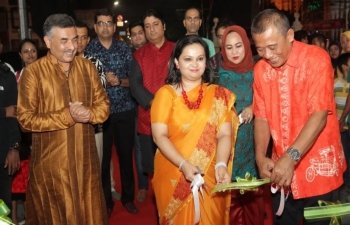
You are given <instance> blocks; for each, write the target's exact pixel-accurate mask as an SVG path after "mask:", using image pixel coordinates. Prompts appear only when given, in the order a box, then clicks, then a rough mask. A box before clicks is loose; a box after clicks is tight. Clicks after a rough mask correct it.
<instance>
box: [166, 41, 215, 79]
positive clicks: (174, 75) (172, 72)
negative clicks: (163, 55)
mask: <svg viewBox="0 0 350 225" xmlns="http://www.w3.org/2000/svg"><path fill="white" fill-rule="evenodd" d="M192 44H200V45H201V46H202V47H203V48H204V52H205V58H206V62H207V64H208V60H209V48H208V45H207V44H206V43H205V41H203V39H202V38H201V37H200V36H198V35H186V36H184V37H182V38H181V39H179V40H178V41H177V42H176V44H175V47H174V49H173V52H172V53H171V58H170V61H169V66H168V70H169V73H168V77H167V78H166V80H165V83H166V84H171V85H179V84H180V82H181V72H180V70H179V69H176V65H175V59H177V60H178V59H179V57H180V55H181V54H182V51H183V50H184V48H185V47H187V46H189V45H192ZM202 80H203V82H208V83H209V84H212V83H213V82H214V76H213V71H212V70H211V69H210V68H209V67H208V66H207V67H206V68H205V71H204V73H203V75H202Z"/></svg>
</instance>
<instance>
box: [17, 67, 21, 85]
mask: <svg viewBox="0 0 350 225" xmlns="http://www.w3.org/2000/svg"><path fill="white" fill-rule="evenodd" d="M21 72H22V70H19V71H17V73H16V81H17V83H18V81H19V78H20V76H21Z"/></svg>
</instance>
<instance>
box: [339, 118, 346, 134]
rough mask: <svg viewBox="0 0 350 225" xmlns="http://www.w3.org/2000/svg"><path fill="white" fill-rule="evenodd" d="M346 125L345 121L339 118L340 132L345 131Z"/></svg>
mask: <svg viewBox="0 0 350 225" xmlns="http://www.w3.org/2000/svg"><path fill="white" fill-rule="evenodd" d="M344 126H345V121H344V120H339V130H340V132H344V131H345V129H344Z"/></svg>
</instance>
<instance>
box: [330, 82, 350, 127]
mask: <svg viewBox="0 0 350 225" xmlns="http://www.w3.org/2000/svg"><path fill="white" fill-rule="evenodd" d="M349 85H350V83H348V82H346V81H345V80H344V79H343V78H337V79H335V80H334V98H335V103H336V108H337V116H338V119H340V117H341V115H342V113H343V110H344V107H345V103H346V98H347V97H348V93H349V87H350V86H349ZM347 120H348V116H347V117H346V119H345V121H347ZM344 129H348V125H347V123H346V124H345V126H344Z"/></svg>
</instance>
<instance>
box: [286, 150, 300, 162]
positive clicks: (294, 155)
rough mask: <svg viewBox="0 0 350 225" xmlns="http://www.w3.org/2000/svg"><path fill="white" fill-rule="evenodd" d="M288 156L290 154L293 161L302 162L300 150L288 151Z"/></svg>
mask: <svg viewBox="0 0 350 225" xmlns="http://www.w3.org/2000/svg"><path fill="white" fill-rule="evenodd" d="M288 154H289V156H290V158H291V159H293V160H295V161H299V160H300V157H301V154H300V152H299V150H298V149H295V148H291V149H289V150H288Z"/></svg>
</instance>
